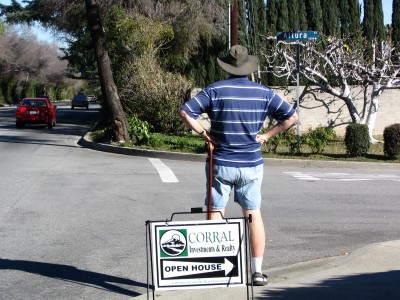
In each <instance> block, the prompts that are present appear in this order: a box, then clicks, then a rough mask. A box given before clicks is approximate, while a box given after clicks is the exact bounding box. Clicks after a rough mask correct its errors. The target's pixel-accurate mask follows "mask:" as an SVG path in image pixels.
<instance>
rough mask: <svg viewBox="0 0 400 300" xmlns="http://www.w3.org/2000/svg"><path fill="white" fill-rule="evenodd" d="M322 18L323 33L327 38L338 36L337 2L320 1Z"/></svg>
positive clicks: (332, 0)
mask: <svg viewBox="0 0 400 300" xmlns="http://www.w3.org/2000/svg"><path fill="white" fill-rule="evenodd" d="M321 9H322V17H323V33H324V34H325V35H328V36H337V35H338V34H339V7H338V0H325V1H321Z"/></svg>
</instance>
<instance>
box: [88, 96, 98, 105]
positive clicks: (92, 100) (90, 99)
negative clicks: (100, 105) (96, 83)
mask: <svg viewBox="0 0 400 300" xmlns="http://www.w3.org/2000/svg"><path fill="white" fill-rule="evenodd" d="M86 97H87V99H88V101H89V102H93V103H96V102H97V98H96V96H94V95H87V96H86Z"/></svg>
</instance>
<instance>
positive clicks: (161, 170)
mask: <svg viewBox="0 0 400 300" xmlns="http://www.w3.org/2000/svg"><path fill="white" fill-rule="evenodd" d="M149 161H150V162H151V164H152V165H153V166H154V168H156V170H157V172H158V174H159V175H160V178H161V181H162V182H169V183H174V182H179V180H178V178H176V176H175V174H174V172H172V170H171V169H170V168H169V167H168V166H166V165H165V164H164V163H163V162H162V161H161V160H160V159H158V158H149Z"/></svg>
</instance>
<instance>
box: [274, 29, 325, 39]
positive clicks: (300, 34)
mask: <svg viewBox="0 0 400 300" xmlns="http://www.w3.org/2000/svg"><path fill="white" fill-rule="evenodd" d="M276 39H277V40H278V41H288V42H295V41H310V40H317V39H318V31H279V32H277V33H276Z"/></svg>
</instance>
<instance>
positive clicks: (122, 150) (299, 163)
mask: <svg viewBox="0 0 400 300" xmlns="http://www.w3.org/2000/svg"><path fill="white" fill-rule="evenodd" d="M90 134H91V130H89V131H88V132H87V133H86V134H85V135H84V136H83V137H82V138H81V139H80V140H79V141H78V144H79V145H80V146H82V147H85V148H89V149H92V150H97V151H103V152H109V153H115V154H122V155H132V156H143V157H152V158H161V159H171V160H184V161H198V162H202V161H203V162H204V161H205V160H206V157H207V156H206V155H205V154H192V153H182V152H169V151H157V150H146V149H139V148H130V147H129V148H128V147H119V146H114V145H109V144H101V143H97V142H93V141H92V140H91V139H90ZM264 162H265V164H266V165H267V166H274V167H275V166H280V167H297V168H317V169H319V168H332V169H350V170H352V169H371V170H384V171H387V170H394V171H400V164H398V163H385V162H382V163H371V162H347V161H323V160H302V159H276V158H265V159H264Z"/></svg>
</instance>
